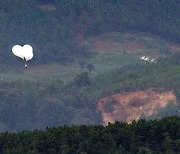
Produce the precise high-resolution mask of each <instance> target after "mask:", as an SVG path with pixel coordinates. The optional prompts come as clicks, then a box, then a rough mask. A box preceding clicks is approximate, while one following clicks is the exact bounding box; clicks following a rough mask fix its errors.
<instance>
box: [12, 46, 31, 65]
mask: <svg viewBox="0 0 180 154" xmlns="http://www.w3.org/2000/svg"><path fill="white" fill-rule="evenodd" d="M12 52H13V54H14V55H15V56H17V57H19V58H22V59H23V60H24V62H25V68H27V67H28V66H27V64H26V62H27V61H29V60H31V59H32V58H33V48H32V47H31V46H30V45H28V44H26V45H24V46H20V45H15V46H13V47H12Z"/></svg>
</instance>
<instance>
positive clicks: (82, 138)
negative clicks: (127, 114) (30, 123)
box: [0, 116, 180, 154]
mask: <svg viewBox="0 0 180 154" xmlns="http://www.w3.org/2000/svg"><path fill="white" fill-rule="evenodd" d="M179 152H180V118H179V117H176V116H173V117H168V118H164V119H161V120H150V121H145V120H139V121H137V122H135V121H134V122H132V124H127V123H122V122H116V123H115V124H109V125H108V126H106V127H105V126H101V125H99V126H97V125H94V126H93V125H91V126H86V125H81V126H74V125H73V126H71V127H67V126H63V127H58V128H54V127H51V128H48V127H47V128H46V129H45V130H34V131H33V132H29V131H22V132H19V133H9V132H4V133H1V134H0V153H5V154H6V153H7V154H9V153H13V154H21V153H22V154H23V153H32V154H33V153H48V154H51V153H52V154H55V153H65V154H71V153H81V154H89V153H94V154H104V153H109V154H128V153H133V154H135V153H138V154H144V153H152V154H159V153H167V154H170V153H172V154H176V153H179Z"/></svg>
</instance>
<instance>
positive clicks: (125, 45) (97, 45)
mask: <svg viewBox="0 0 180 154" xmlns="http://www.w3.org/2000/svg"><path fill="white" fill-rule="evenodd" d="M93 48H94V49H95V50H97V51H99V52H107V51H110V50H112V49H119V48H120V49H126V50H136V49H139V48H143V44H142V43H139V42H108V41H103V40H96V41H95V42H94V44H93Z"/></svg>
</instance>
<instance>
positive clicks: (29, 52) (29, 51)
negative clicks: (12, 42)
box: [23, 44, 33, 61]
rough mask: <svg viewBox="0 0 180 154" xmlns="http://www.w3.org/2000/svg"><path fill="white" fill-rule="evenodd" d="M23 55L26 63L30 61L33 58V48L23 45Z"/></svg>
mask: <svg viewBox="0 0 180 154" xmlns="http://www.w3.org/2000/svg"><path fill="white" fill-rule="evenodd" d="M23 54H24V58H25V59H26V61H28V60H31V59H32V58H33V48H32V47H31V46H30V45H28V44H26V45H24V46H23Z"/></svg>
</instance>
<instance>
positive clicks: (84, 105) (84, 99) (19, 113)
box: [0, 54, 180, 132]
mask: <svg viewBox="0 0 180 154" xmlns="http://www.w3.org/2000/svg"><path fill="white" fill-rule="evenodd" d="M179 59H180V55H179V54H175V55H173V56H171V57H169V58H164V59H162V60H159V62H158V63H142V64H137V65H133V66H128V67H123V68H120V69H118V70H115V71H112V72H111V73H105V74H101V75H99V76H97V77H96V78H91V77H90V76H89V74H88V73H87V72H82V73H81V74H79V75H78V76H77V77H76V78H74V79H73V81H71V82H68V83H64V82H63V81H62V80H60V79H54V78H51V79H49V80H48V81H44V80H42V81H41V80H37V81H26V80H15V81H4V80H1V81H0V105H1V108H0V112H1V114H0V131H7V130H8V131H15V132H17V131H21V130H31V131H32V130H34V129H44V128H45V127H47V126H56V127H57V126H62V125H73V124H74V125H80V124H86V125H91V124H102V123H103V121H102V117H101V115H100V113H99V112H98V110H97V103H98V101H99V100H100V99H102V98H104V97H108V96H111V95H113V94H117V93H121V92H128V91H134V90H139V89H141V90H143V89H146V88H148V87H157V88H158V87H161V88H162V89H163V90H164V91H166V90H173V91H174V94H175V95H176V97H177V105H176V106H170V107H169V106H167V108H164V109H161V111H160V112H159V114H158V115H155V116H154V118H161V117H164V116H170V115H174V114H176V115H180V105H179V100H180V82H179V81H180V60H179Z"/></svg>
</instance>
